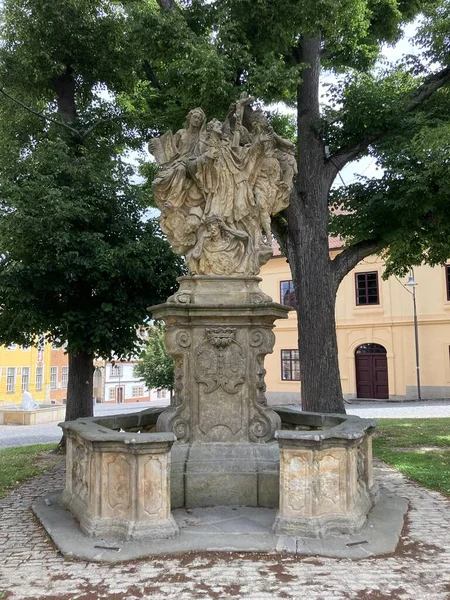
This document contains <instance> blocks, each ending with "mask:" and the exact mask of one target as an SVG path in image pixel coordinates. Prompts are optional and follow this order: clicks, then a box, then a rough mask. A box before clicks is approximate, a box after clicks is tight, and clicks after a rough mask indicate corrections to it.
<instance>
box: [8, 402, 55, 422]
mask: <svg viewBox="0 0 450 600" xmlns="http://www.w3.org/2000/svg"><path fill="white" fill-rule="evenodd" d="M65 414H66V407H65V406H63V405H58V404H42V405H40V406H38V407H37V408H34V409H32V410H24V409H22V408H21V407H20V406H17V408H16V407H11V406H7V407H0V425H43V424H45V423H55V422H58V421H61V419H64V417H65Z"/></svg>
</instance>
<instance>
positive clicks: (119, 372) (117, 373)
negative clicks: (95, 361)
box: [111, 365, 123, 377]
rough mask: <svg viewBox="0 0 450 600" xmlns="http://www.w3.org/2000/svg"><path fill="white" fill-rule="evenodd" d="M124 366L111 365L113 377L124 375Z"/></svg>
mask: <svg viewBox="0 0 450 600" xmlns="http://www.w3.org/2000/svg"><path fill="white" fill-rule="evenodd" d="M122 375H123V367H122V365H111V377H122Z"/></svg>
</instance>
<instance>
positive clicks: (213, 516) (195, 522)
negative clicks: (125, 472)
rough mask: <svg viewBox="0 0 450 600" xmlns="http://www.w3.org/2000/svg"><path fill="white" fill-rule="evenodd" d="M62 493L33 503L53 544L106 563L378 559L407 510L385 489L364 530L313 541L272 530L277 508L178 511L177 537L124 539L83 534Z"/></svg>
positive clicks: (69, 554)
mask: <svg viewBox="0 0 450 600" xmlns="http://www.w3.org/2000/svg"><path fill="white" fill-rule="evenodd" d="M60 494H61V491H57V492H52V493H49V494H46V495H45V496H43V497H41V498H39V499H38V500H37V501H35V502H34V503H33V505H32V509H33V512H34V514H35V515H36V516H37V518H38V519H39V520H40V521H41V523H42V524H43V526H44V528H45V530H46V531H47V533H48V534H49V536H50V537H51V538H52V540H53V542H54V543H55V545H56V546H57V547H58V549H59V550H60V552H61V553H62V554H63V555H64V556H65V557H66V558H68V559H75V560H86V561H93V562H108V563H120V562H125V561H130V560H136V559H140V558H145V557H148V556H158V555H173V554H182V553H186V552H264V553H268V554H274V553H287V554H297V555H316V556H324V557H331V558H346V559H353V560H357V559H361V558H367V557H375V556H379V555H384V554H390V553H393V552H395V549H396V547H397V544H398V541H399V538H400V534H401V531H402V528H403V525H404V517H405V514H406V512H407V510H408V500H407V499H406V498H402V497H400V496H396V495H394V494H392V493H390V492H388V491H387V490H386V489H382V490H381V492H380V499H379V501H378V502H377V504H376V505H375V506H374V508H373V509H372V510H371V512H370V513H369V516H368V519H367V524H366V526H365V527H364V529H363V531H362V532H361V533H359V534H355V535H342V536H329V537H326V538H323V539H311V538H300V537H290V536H277V535H274V534H272V533H271V527H272V524H273V521H274V518H275V514H276V511H275V510H274V509H268V508H251V507H236V508H231V507H215V508H210V509H208V508H206V509H201V508H198V509H190V510H182V509H178V510H174V511H173V513H172V514H173V516H174V518H175V520H176V522H177V524H178V526H179V528H180V536H179V537H177V538H175V539H170V540H149V541H145V542H144V541H130V542H123V541H117V540H106V539H100V538H97V539H93V538H89V537H87V536H86V535H84V534H83V533H82V532H81V530H80V529H79V527H78V525H77V523H76V521H75V519H74V518H73V516H72V515H71V514H70V513H69V512H68V511H66V510H64V509H63V508H62V507H61V506H60V505H59V503H58V499H59V496H60Z"/></svg>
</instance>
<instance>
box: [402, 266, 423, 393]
mask: <svg viewBox="0 0 450 600" xmlns="http://www.w3.org/2000/svg"><path fill="white" fill-rule="evenodd" d="M405 286H407V287H410V288H411V290H412V291H411V292H410V294H412V297H413V310H414V343H415V348H416V376H417V398H418V400H422V394H421V391H420V363H419V328H418V325H417V306H416V287H417V283H416V281H415V279H414V269H411V271H410V273H409V277H408V281H407V282H406V283H405ZM408 291H409V290H408Z"/></svg>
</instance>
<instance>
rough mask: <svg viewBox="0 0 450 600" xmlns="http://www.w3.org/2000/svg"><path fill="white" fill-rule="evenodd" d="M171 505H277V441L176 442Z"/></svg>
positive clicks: (173, 453) (177, 506) (181, 506)
mask: <svg viewBox="0 0 450 600" xmlns="http://www.w3.org/2000/svg"><path fill="white" fill-rule="evenodd" d="M171 464H172V473H171V478H172V507H173V508H183V507H185V508H194V507H201V506H265V507H271V508H276V507H278V487H279V470H278V464H279V456H278V444H277V443H276V442H272V443H268V444H254V443H246V444H244V443H242V444H239V443H234V444H215V443H210V444H176V445H174V446H173V448H172V462H171Z"/></svg>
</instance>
